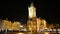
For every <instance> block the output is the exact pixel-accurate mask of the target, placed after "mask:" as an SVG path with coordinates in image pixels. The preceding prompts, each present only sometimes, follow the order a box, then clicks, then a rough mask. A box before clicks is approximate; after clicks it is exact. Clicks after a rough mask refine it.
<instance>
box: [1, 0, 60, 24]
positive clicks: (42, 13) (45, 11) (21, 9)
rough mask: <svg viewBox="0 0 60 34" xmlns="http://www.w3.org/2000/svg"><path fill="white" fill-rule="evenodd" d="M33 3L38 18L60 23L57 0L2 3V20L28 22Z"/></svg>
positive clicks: (21, 0)
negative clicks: (30, 7) (29, 8)
mask: <svg viewBox="0 0 60 34" xmlns="http://www.w3.org/2000/svg"><path fill="white" fill-rule="evenodd" d="M31 2H33V3H34V6H35V7H36V9H37V11H36V12H37V17H41V18H43V19H45V20H46V21H47V22H48V23H52V22H54V23H55V22H60V13H59V11H57V8H56V7H57V2H56V1H55V0H20V1H0V5H1V6H0V18H2V19H5V18H8V19H9V20H12V21H14V20H15V21H21V22H26V21H27V20H28V5H30V3H31Z"/></svg>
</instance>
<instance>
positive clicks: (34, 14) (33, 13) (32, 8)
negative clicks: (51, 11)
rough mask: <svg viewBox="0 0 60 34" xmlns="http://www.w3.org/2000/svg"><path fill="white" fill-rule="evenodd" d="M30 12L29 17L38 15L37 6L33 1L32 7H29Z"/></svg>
mask: <svg viewBox="0 0 60 34" xmlns="http://www.w3.org/2000/svg"><path fill="white" fill-rule="evenodd" d="M28 11H29V12H28V13H29V15H28V17H29V18H32V17H36V8H35V7H34V6H33V3H32V4H31V6H30V7H28Z"/></svg>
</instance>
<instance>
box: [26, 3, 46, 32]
mask: <svg viewBox="0 0 60 34" xmlns="http://www.w3.org/2000/svg"><path fill="white" fill-rule="evenodd" d="M28 10H29V12H28V14H29V15H28V21H27V28H28V31H39V30H41V29H45V28H46V21H45V20H44V19H42V18H37V17H36V8H35V7H34V5H33V3H31V6H30V7H28Z"/></svg>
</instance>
